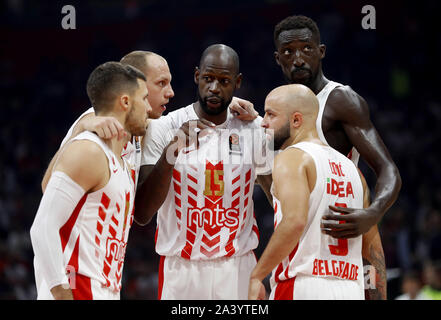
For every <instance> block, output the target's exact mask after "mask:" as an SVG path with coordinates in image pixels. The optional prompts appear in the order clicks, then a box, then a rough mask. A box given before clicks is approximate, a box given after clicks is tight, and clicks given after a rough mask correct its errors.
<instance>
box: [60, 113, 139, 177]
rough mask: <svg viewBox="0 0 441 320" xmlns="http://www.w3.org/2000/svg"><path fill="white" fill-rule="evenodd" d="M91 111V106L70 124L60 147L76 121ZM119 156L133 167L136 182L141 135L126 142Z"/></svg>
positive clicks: (70, 133)
mask: <svg viewBox="0 0 441 320" xmlns="http://www.w3.org/2000/svg"><path fill="white" fill-rule="evenodd" d="M90 113H93V114H95V111H94V110H93V108H92V107H91V108H89V109H87V110H86V111H84V112H83V113H82V114H81V115H80V116H79V117H78V119H77V120H75V122H74V123H73V124H72V126H71V127H70V128H69V131H68V132H67V134H66V136H65V137H64V139H63V141H62V142H61V145H60V149H61V148H62V147H63V146H64V145H65V144H66V142H67V141H69V139H70V138H71V136H72V133H73V129H74V128H75V126H76V125H77V123H78V122H79V121H80V120H81V118H83V117H84V116H85V115H87V114H90ZM121 156H122V157H123V158H125V159H126V160H127V161H128V162H129V164H130V165H131V166H132V167H134V168H135V181H136V183H138V174H139V168H140V166H141V137H133V138H132V141H129V142H127V144H126V145H125V146H124V148H123V150H122V153H121Z"/></svg>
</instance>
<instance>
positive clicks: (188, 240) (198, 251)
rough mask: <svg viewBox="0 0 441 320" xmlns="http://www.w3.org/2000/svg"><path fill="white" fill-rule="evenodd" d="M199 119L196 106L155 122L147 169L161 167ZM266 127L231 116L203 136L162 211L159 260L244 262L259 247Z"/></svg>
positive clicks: (183, 156) (186, 154)
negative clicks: (257, 207)
mask: <svg viewBox="0 0 441 320" xmlns="http://www.w3.org/2000/svg"><path fill="white" fill-rule="evenodd" d="M197 119H198V116H197V115H196V113H195V111H194V107H193V105H192V104H191V105H189V106H187V107H185V108H181V109H178V110H176V111H174V112H171V113H169V114H168V115H167V116H164V117H161V118H160V119H158V120H152V121H151V123H150V125H149V128H148V130H147V134H146V138H145V139H144V146H143V157H142V161H141V164H142V165H154V164H156V162H157V161H158V159H159V158H160V156H161V154H162V152H163V150H164V148H165V147H166V146H167V145H168V143H169V142H170V141H171V140H172V138H173V136H174V135H175V133H176V131H177V129H179V128H180V127H181V125H182V124H183V123H184V122H187V121H189V120H197ZM261 121H262V118H258V119H256V120H254V121H252V122H243V121H241V120H238V119H236V118H234V117H233V116H232V115H231V113H229V114H228V117H227V120H226V121H225V122H224V123H223V124H221V125H218V126H217V127H216V128H215V129H210V130H211V131H210V132H211V133H210V134H205V132H201V133H200V135H199V143H200V145H199V149H198V150H193V151H189V150H181V152H180V153H179V155H178V158H177V160H176V164H175V166H174V169H173V177H172V179H171V183H170V187H169V192H168V195H167V198H166V200H165V202H164V204H163V205H162V206H161V208H160V209H159V211H158V216H157V231H156V251H157V253H158V254H160V255H163V256H180V257H183V258H185V259H191V260H208V259H215V258H219V257H230V256H234V255H237V256H240V255H243V254H245V253H248V252H249V251H250V250H253V249H255V248H256V247H257V244H258V235H259V232H258V228H257V223H256V219H255V216H254V211H253V199H252V195H253V189H254V181H255V179H256V175H257V174H260V173H262V174H263V173H265V169H263V167H260V166H258V164H259V163H262V162H261V161H260V160H261V159H260V158H259V156H258V155H257V154H260V155H261V154H262V153H261V151H262V145H263V143H264V139H265V138H264V137H265V135H264V131H263V129H262V128H261V127H260V123H261ZM190 150H191V149H190ZM253 153H255V154H254V155H253ZM258 158H259V159H258ZM256 160H257V161H256Z"/></svg>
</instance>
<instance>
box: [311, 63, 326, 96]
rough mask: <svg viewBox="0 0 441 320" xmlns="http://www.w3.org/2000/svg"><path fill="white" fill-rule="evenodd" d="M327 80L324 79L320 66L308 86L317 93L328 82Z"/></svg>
mask: <svg viewBox="0 0 441 320" xmlns="http://www.w3.org/2000/svg"><path fill="white" fill-rule="evenodd" d="M328 82H329V80H328V79H326V77H325V76H324V75H323V71H322V69H321V68H320V70H319V72H318V74H317V77H316V78H315V80H314V81H313V82H312V84H311V85H310V86H309V89H311V90H312V92H314V93H315V94H316V95H317V94H318V93H319V92H320V91H322V89H323V88H324V87H325V86H326V85H327V84H328Z"/></svg>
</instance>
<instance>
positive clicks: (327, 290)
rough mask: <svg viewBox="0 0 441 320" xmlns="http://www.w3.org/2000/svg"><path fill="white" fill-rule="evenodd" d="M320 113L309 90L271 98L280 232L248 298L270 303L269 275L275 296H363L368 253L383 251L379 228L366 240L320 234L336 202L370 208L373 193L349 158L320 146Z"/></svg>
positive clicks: (268, 111)
mask: <svg viewBox="0 0 441 320" xmlns="http://www.w3.org/2000/svg"><path fill="white" fill-rule="evenodd" d="M318 111H319V103H318V100H317V98H316V96H315V94H314V93H313V92H312V91H311V90H310V89H308V88H307V87H306V86H303V85H298V84H296V85H286V86H282V87H279V88H276V89H274V90H273V91H271V93H270V94H269V95H268V96H267V98H266V101H265V117H264V119H263V122H262V126H263V127H264V128H265V129H272V130H274V131H273V137H274V149H275V150H279V149H280V150H282V152H281V153H279V154H278V155H277V156H276V158H275V161H274V169H273V173H272V175H273V185H272V188H271V193H272V195H273V201H274V203H273V206H274V212H275V215H274V222H275V223H274V224H275V231H274V234H273V235H272V237H271V239H270V241H269V243H268V245H267V247H266V248H265V250H264V252H263V254H262V256H261V258H260V260H259V261H258V263H257V265H256V267H255V268H254V270H253V272H252V274H251V278H250V286H249V299H264V298H265V289H264V286H263V284H262V280H263V279H264V278H265V277H266V275H267V274H269V273H270V272H271V270H273V274H272V277H271V289H272V290H271V294H270V299H283V300H286V299H308V300H313V299H364V278H363V261H362V256H363V255H366V254H367V255H369V252H367V251H369V250H377V251H378V254H383V250H382V247H381V241H380V237H379V234H378V229H377V227H376V226H374V227H372V229H371V230H370V231H368V232H367V233H366V234H365V235H363V239H362V236H358V237H354V238H351V239H344V240H337V239H334V238H332V237H331V236H329V235H326V234H325V233H322V232H321V229H320V224H321V221H322V218H323V216H324V215H325V214H327V212H328V210H329V209H328V207H329V206H330V205H333V206H337V207H353V208H363V207H366V206H367V205H368V188H367V186H366V182H365V181H364V178H363V177H362V175H361V174H360V173H359V172H358V170H357V168H356V167H355V165H354V164H353V163H352V162H351V161H350V160H349V159H348V158H347V157H346V156H344V155H343V154H341V153H339V152H338V151H336V150H335V149H332V148H331V147H329V146H328V145H326V144H324V143H323V142H322V141H320V138H319V136H318V133H317V129H316V124H315V123H316V119H317V114H318ZM268 131H269V130H268ZM384 294H385V293H384Z"/></svg>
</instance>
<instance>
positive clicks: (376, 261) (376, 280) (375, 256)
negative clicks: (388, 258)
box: [360, 174, 387, 300]
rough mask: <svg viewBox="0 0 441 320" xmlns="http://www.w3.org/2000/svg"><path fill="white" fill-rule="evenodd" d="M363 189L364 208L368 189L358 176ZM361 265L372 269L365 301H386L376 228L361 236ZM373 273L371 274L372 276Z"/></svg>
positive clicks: (366, 203)
mask: <svg viewBox="0 0 441 320" xmlns="http://www.w3.org/2000/svg"><path fill="white" fill-rule="evenodd" d="M360 178H361V181H362V183H363V189H364V201H363V206H364V208H367V207H369V203H370V196H369V188H368V186H367V183H366V180H365V179H364V177H363V175H362V174H360ZM361 253H362V257H363V265H364V266H367V267H368V268H369V269H370V267H371V266H372V267H374V268H375V269H374V270H375V271H374V270H370V271H369V275H368V276H370V277H371V276H374V277H373V279H372V277H371V281H369V288H365V294H366V299H369V300H386V299H387V279H386V262H385V258H384V251H383V245H382V243H381V237H380V233H379V232H378V227H377V226H376V225H375V226H373V227H372V228H371V229H370V230H369V231H368V232H367V233H365V234H363V245H362V252H361ZM372 273H373V274H372Z"/></svg>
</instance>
